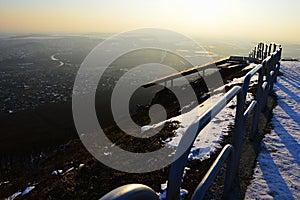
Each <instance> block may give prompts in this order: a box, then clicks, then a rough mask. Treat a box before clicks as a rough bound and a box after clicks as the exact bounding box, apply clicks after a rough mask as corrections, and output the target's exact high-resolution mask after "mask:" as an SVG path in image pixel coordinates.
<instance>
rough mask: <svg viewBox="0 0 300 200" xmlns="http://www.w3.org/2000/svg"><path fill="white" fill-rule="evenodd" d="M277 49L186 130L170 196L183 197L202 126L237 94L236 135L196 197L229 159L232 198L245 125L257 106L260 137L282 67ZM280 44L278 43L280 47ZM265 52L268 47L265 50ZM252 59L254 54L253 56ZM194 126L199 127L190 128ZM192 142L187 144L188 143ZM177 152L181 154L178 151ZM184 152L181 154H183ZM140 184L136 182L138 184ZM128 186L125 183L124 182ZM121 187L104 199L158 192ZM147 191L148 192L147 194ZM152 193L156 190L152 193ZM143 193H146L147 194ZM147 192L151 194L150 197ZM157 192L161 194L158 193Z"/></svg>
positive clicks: (227, 191) (174, 166) (172, 170)
mask: <svg viewBox="0 0 300 200" xmlns="http://www.w3.org/2000/svg"><path fill="white" fill-rule="evenodd" d="M258 46H259V47H260V48H262V49H264V48H263V46H264V47H268V48H266V49H271V48H270V46H271V45H270V46H267V45H261V44H259V45H258ZM273 47H274V48H275V49H274V51H273V52H271V51H269V50H268V51H267V54H268V55H269V56H267V57H266V58H265V59H264V61H263V62H262V64H259V65H257V66H256V67H254V68H253V69H252V70H251V71H249V72H248V73H247V74H246V75H245V76H244V81H243V85H242V86H234V87H233V88H232V89H231V90H229V91H228V92H227V93H226V94H225V95H224V96H223V97H222V98H221V99H220V100H219V101H218V102H217V103H215V104H214V105H213V106H212V107H211V108H210V109H208V110H207V111H206V112H205V113H204V114H203V115H202V116H201V117H200V119H199V121H198V122H196V123H194V124H192V125H190V126H189V128H188V129H187V132H186V134H184V135H183V137H182V138H181V140H180V143H179V145H178V149H180V148H181V147H182V146H184V147H183V148H181V149H185V151H184V152H180V151H178V149H177V151H176V152H175V156H174V158H178V159H176V160H174V162H173V163H172V165H171V168H170V172H169V178H168V185H167V197H166V199H167V200H179V199H180V187H181V183H182V177H183V173H184V168H185V164H186V162H187V159H188V155H189V153H190V150H191V148H192V145H193V143H194V141H195V139H196V137H197V136H198V134H199V133H200V132H201V130H202V129H203V128H204V127H205V126H206V125H207V124H208V123H209V122H210V121H211V120H212V119H213V118H214V117H215V116H216V115H217V114H218V113H219V112H220V111H221V110H222V109H223V108H224V107H225V106H226V105H227V104H228V103H229V102H230V101H231V100H232V99H233V98H234V97H237V106H236V114H235V128H234V132H233V136H232V144H227V145H226V146H225V147H224V148H223V149H222V151H221V153H220V154H219V155H218V157H217V158H216V160H215V162H214V163H213V165H212V166H211V167H210V169H209V170H208V172H207V173H206V175H205V176H204V178H203V179H202V181H201V182H200V184H199V185H198V187H197V189H196V190H195V192H194V194H193V196H192V200H196V199H197V200H198V199H202V198H203V197H204V195H205V192H206V190H207V189H208V187H209V185H210V184H211V182H212V181H213V179H214V177H215V176H216V175H217V173H218V171H219V170H220V168H221V166H222V165H223V164H224V162H225V161H226V160H227V168H226V177H225V183H224V194H223V197H224V198H228V194H230V190H231V188H232V182H233V179H234V178H235V177H236V176H237V175H238V168H239V163H240V158H241V152H242V141H243V139H244V137H245V126H246V123H247V120H248V118H249V116H250V114H251V112H252V111H253V110H254V114H253V120H252V131H251V135H250V139H254V138H255V137H256V135H257V134H256V133H257V129H258V122H259V115H260V112H261V111H262V110H263V109H264V107H265V106H266V104H267V100H268V95H269V93H270V91H272V89H273V84H274V82H276V77H277V75H278V71H279V67H280V63H279V61H280V58H281V52H282V48H281V46H280V45H278V46H277V45H276V46H273ZM276 47H278V48H277V49H276ZM262 52H265V51H262ZM259 55H260V56H261V55H263V57H264V56H265V54H264V53H259ZM249 59H250V58H249ZM257 73H258V85H257V94H256V98H255V99H254V100H252V101H251V102H250V103H249V104H248V105H246V96H247V93H248V89H249V85H250V81H251V78H252V77H253V76H254V75H255V74H257ZM190 130H197V131H196V132H195V131H190ZM186 144H188V145H189V146H188V147H186V146H185V145H186ZM176 154H177V155H176ZM179 155H180V156H179ZM134 185H136V184H134ZM123 187H125V186H123ZM123 187H120V188H117V189H115V190H113V191H112V192H110V193H108V194H107V195H105V196H104V197H103V198H101V200H108V199H110V200H123V199H127V200H133V199H137V198H135V197H136V196H134V195H133V196H132V195H129V194H136V193H138V194H139V195H141V194H142V197H143V200H148V199H149V200H150V199H154V197H152V196H151V195H156V194H155V192H154V191H153V190H149V188H148V187H147V186H143V185H140V187H132V189H130V190H128V187H129V188H130V185H129V186H128V185H127V187H125V188H126V192H124V191H123V190H124V188H123ZM116 193H117V194H121V195H120V196H117V197H116V196H115V194H116ZM144 193H145V194H144ZM149 193H152V194H149ZM143 194H144V195H145V196H143ZM147 195H150V196H151V197H150V196H149V197H147ZM156 196H157V195H156Z"/></svg>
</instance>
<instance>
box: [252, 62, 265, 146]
mask: <svg viewBox="0 0 300 200" xmlns="http://www.w3.org/2000/svg"><path fill="white" fill-rule="evenodd" d="M265 68H266V60H264V61H263V63H262V68H261V69H260V71H259V75H258V83H257V89H256V101H257V104H256V107H255V110H254V114H253V119H252V130H251V133H250V140H255V137H256V133H257V131H258V122H259V115H260V111H261V104H262V98H263V88H262V84H263V79H264V73H265Z"/></svg>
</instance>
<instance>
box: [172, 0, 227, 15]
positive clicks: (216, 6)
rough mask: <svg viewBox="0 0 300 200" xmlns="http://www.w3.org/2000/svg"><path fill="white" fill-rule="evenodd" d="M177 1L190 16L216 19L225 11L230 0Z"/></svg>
mask: <svg viewBox="0 0 300 200" xmlns="http://www.w3.org/2000/svg"><path fill="white" fill-rule="evenodd" d="M175 2H176V3H177V4H178V6H180V7H181V8H183V9H184V10H185V12H186V13H187V14H188V15H190V16H193V17H198V18H199V17H202V18H206V20H214V19H216V18H217V17H218V16H220V15H222V14H223V13H225V11H226V8H227V6H228V3H229V0H175Z"/></svg>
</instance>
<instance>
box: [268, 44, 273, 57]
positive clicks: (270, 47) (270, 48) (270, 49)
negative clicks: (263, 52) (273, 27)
mask: <svg viewBox="0 0 300 200" xmlns="http://www.w3.org/2000/svg"><path fill="white" fill-rule="evenodd" d="M271 51H272V43H271V44H270V46H269V52H268V56H270V55H271Z"/></svg>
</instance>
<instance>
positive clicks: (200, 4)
mask: <svg viewBox="0 0 300 200" xmlns="http://www.w3.org/2000/svg"><path fill="white" fill-rule="evenodd" d="M299 8H300V2H299V1H298V0H286V1H284V2H283V1H281V0H264V1H259V0H252V1H238V0H210V1H204V0H187V1H185V0H153V1H141V0H112V1H105V0H91V1H71V0H54V1H49V0H46V1H37V0H28V1H19V0H0V27H1V28H0V31H1V32H26V33H118V32H124V31H128V30H132V29H138V28H143V27H155V28H166V29H170V30H173V31H178V32H181V33H183V34H187V35H190V36H192V37H210V38H212V37H213V38H220V39H227V38H230V39H232V38H238V39H249V40H268V41H271V40H274V41H275V40H276V41H283V42H293V43H295V42H300V39H299V35H300V26H299V20H300V13H299Z"/></svg>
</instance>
